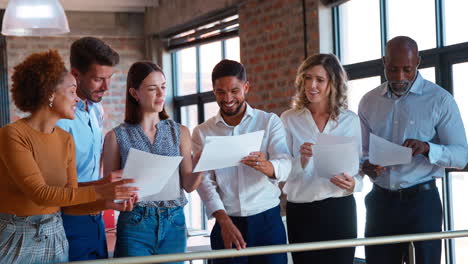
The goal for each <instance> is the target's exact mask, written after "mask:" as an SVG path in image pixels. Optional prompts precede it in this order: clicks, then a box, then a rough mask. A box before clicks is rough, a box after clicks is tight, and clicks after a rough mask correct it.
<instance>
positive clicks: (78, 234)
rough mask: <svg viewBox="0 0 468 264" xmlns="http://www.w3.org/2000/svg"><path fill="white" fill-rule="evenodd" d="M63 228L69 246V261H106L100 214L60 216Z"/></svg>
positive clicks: (104, 231)
mask: <svg viewBox="0 0 468 264" xmlns="http://www.w3.org/2000/svg"><path fill="white" fill-rule="evenodd" d="M62 219H63V227H64V228H65V233H66V234H67V239H68V243H69V244H70V250H69V258H70V259H69V260H70V261H79V260H93V259H106V258H107V257H108V254H107V241H106V230H105V228H104V221H103V219H102V214H98V215H67V214H62Z"/></svg>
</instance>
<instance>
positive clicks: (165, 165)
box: [123, 148, 182, 201]
mask: <svg viewBox="0 0 468 264" xmlns="http://www.w3.org/2000/svg"><path fill="white" fill-rule="evenodd" d="M181 161H182V157H181V156H160V155H156V154H152V153H148V152H145V151H141V150H137V149H134V148H130V150H129V152H128V156H127V161H126V163H125V168H124V171H123V178H131V179H135V184H134V186H136V187H138V188H139V189H140V190H139V191H138V196H139V197H138V199H139V201H147V200H152V201H165V200H174V199H176V198H178V197H179V196H180V191H179V190H180V184H179V181H180V179H179V170H178V168H179V164H180V162H181Z"/></svg>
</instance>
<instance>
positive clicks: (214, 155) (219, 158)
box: [193, 130, 265, 172]
mask: <svg viewBox="0 0 468 264" xmlns="http://www.w3.org/2000/svg"><path fill="white" fill-rule="evenodd" d="M264 133H265V131H264V130H260V131H256V132H252V133H247V134H243V135H239V136H212V137H206V141H205V145H204V147H203V152H202V154H201V157H200V160H199V161H198V164H197V166H196V167H195V169H194V170H193V171H194V172H199V171H209V170H215V169H222V168H227V167H233V166H237V165H239V164H240V161H241V160H242V158H244V157H246V156H248V155H249V154H250V153H251V152H255V151H259V150H260V147H261V146H262V140H263V134H264Z"/></svg>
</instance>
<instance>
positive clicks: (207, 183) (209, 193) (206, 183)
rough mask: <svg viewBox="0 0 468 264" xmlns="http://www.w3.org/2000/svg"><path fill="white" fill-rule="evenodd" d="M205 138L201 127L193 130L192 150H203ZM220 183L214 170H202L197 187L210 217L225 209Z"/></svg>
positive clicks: (194, 151)
mask: <svg viewBox="0 0 468 264" xmlns="http://www.w3.org/2000/svg"><path fill="white" fill-rule="evenodd" d="M204 141H205V138H204V136H203V134H202V132H201V131H200V129H199V127H196V128H195V129H194V130H193V135H192V150H193V153H198V152H201V151H202V150H203V144H204ZM217 188H218V184H217V182H216V176H215V172H214V171H205V172H202V181H201V183H200V186H199V187H198V189H197V192H198V194H199V195H200V198H201V199H202V200H203V202H204V203H205V207H206V215H207V216H208V218H212V217H213V213H214V212H216V211H218V210H225V208H224V204H223V201H222V200H221V197H220V196H219V193H218V191H217Z"/></svg>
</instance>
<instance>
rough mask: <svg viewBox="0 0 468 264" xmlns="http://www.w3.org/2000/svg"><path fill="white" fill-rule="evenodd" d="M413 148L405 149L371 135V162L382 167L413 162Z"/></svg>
mask: <svg viewBox="0 0 468 264" xmlns="http://www.w3.org/2000/svg"><path fill="white" fill-rule="evenodd" d="M411 154H412V150H411V148H407V147H403V146H400V145H397V144H395V143H393V142H390V141H388V140H386V139H384V138H381V137H379V136H376V135H374V134H372V133H370V137H369V162H370V163H372V164H375V165H380V166H392V165H399V164H407V163H410V162H411V158H412V156H411Z"/></svg>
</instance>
